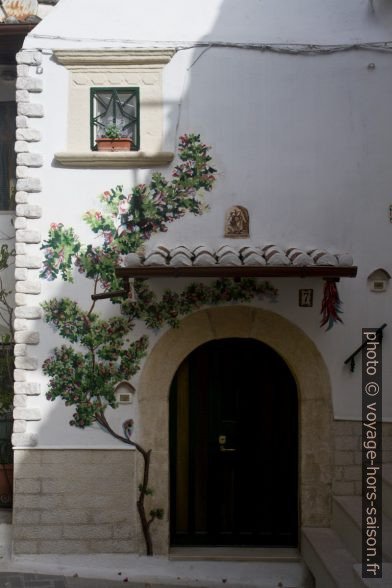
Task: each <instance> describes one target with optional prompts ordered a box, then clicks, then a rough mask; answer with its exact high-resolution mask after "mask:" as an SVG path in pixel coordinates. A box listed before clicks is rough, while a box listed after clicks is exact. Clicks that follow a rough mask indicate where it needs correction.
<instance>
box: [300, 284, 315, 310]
mask: <svg viewBox="0 0 392 588" xmlns="http://www.w3.org/2000/svg"><path fill="white" fill-rule="evenodd" d="M299 305H300V306H303V307H311V306H313V290H312V289H311V288H303V289H301V290H300V291H299Z"/></svg>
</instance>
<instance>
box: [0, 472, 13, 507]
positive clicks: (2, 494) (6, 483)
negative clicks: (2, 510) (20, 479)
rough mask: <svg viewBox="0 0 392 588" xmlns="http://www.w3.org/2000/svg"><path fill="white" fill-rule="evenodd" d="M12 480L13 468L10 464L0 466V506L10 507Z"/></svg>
mask: <svg viewBox="0 0 392 588" xmlns="http://www.w3.org/2000/svg"><path fill="white" fill-rule="evenodd" d="M13 479H14V466H13V465H12V464H5V465H3V464H0V506H2V507H11V506H12V487H13Z"/></svg>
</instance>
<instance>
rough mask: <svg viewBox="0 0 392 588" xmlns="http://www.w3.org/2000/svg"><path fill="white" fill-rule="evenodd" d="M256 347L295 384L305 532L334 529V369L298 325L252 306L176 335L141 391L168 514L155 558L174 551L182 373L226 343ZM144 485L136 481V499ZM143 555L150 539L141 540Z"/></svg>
mask: <svg viewBox="0 0 392 588" xmlns="http://www.w3.org/2000/svg"><path fill="white" fill-rule="evenodd" d="M226 338H241V339H242V338H243V339H255V340H257V341H260V342H261V343H265V344H266V345H268V346H269V347H271V348H272V349H274V350H275V351H276V352H277V353H278V354H279V356H280V357H281V358H283V360H284V362H285V363H286V365H287V366H289V368H290V371H291V373H292V374H293V376H294V378H295V382H296V384H297V391H298V413H299V435H298V437H299V471H300V476H299V477H300V486H299V503H300V508H299V518H300V527H302V526H311V527H329V525H330V521H331V483H332V482H331V479H332V450H333V444H332V406H331V389H330V381H329V374H328V370H327V367H326V365H325V363H324V360H323V358H322V356H321V354H320V352H319V351H318V349H317V347H316V346H315V344H314V343H313V341H312V340H311V339H310V338H309V336H308V335H307V334H306V333H305V332H304V331H303V330H302V329H300V328H299V327H298V326H297V325H295V324H293V323H292V322H290V321H288V320H287V319H286V318H284V317H282V316H280V315H278V314H277V313H275V312H271V311H269V310H265V309H262V308H255V307H251V306H228V307H220V308H209V309H207V310H201V311H199V312H195V313H193V314H191V315H189V316H187V317H185V318H184V319H183V320H182V321H181V322H180V325H179V327H178V328H177V329H169V330H168V331H166V332H165V333H163V334H162V336H161V337H160V338H159V340H158V341H157V342H156V343H155V345H154V346H153V348H152V349H151V351H150V353H149V354H148V357H147V359H146V362H145V364H144V367H143V369H142V372H141V375H140V380H139V383H138V414H139V417H138V421H139V435H140V441H141V444H142V445H143V446H144V447H148V448H149V449H151V450H152V459H151V471H150V474H151V475H150V484H151V487H152V488H154V489H155V495H154V496H155V501H154V504H155V505H156V506H157V507H162V508H163V509H164V511H165V517H164V520H163V521H160V523H159V525H158V524H157V525H156V526H155V527H154V551H155V553H156V554H167V553H168V552H169V549H170V521H171V512H170V464H169V393H170V387H171V384H172V382H173V378H174V376H175V374H176V372H177V370H178V367H179V366H180V365H181V363H182V362H183V361H184V359H185V358H186V357H188V355H189V354H190V353H192V351H194V350H195V349H197V348H198V347H200V346H201V345H203V344H204V343H207V342H209V341H215V340H218V339H226ZM138 482H139V480H138V478H136V479H135V492H136V491H137V484H138ZM140 550H141V552H143V550H144V543H143V538H142V537H140Z"/></svg>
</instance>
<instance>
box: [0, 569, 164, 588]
mask: <svg viewBox="0 0 392 588" xmlns="http://www.w3.org/2000/svg"><path fill="white" fill-rule="evenodd" d="M122 586H129V587H130V588H149V587H150V586H151V584H145V583H142V584H140V583H136V584H135V583H133V582H129V583H127V582H124V578H119V581H118V582H111V581H109V580H86V579H84V578H65V577H64V576H43V575H37V574H14V573H7V572H6V573H0V588H121V587H122ZM155 586H156V585H155ZM155 586H154V588H155ZM157 588H159V587H157ZM165 588H170V587H169V586H165Z"/></svg>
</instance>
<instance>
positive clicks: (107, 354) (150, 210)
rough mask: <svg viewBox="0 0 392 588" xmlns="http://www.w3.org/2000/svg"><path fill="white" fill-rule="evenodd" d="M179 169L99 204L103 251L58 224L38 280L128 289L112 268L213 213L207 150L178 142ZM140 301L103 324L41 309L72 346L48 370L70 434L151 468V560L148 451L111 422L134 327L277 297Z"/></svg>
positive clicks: (242, 287)
mask: <svg viewBox="0 0 392 588" xmlns="http://www.w3.org/2000/svg"><path fill="white" fill-rule="evenodd" d="M178 154H179V158H180V163H179V165H177V166H176V167H175V168H174V171H173V173H172V177H171V179H170V180H167V179H166V178H165V177H164V176H163V175H162V174H161V173H154V174H153V175H152V179H151V182H150V183H149V184H139V185H137V186H135V187H134V188H133V189H132V190H131V192H130V193H129V194H127V193H125V192H124V190H123V187H122V186H116V187H115V188H114V189H112V190H110V191H106V192H104V193H103V194H102V195H101V196H100V201H101V203H102V210H89V211H88V212H87V213H86V214H85V215H84V220H85V221H86V223H87V224H88V225H89V227H90V228H91V230H92V232H93V233H95V234H96V235H98V236H99V237H100V244H99V245H92V244H88V245H83V244H82V243H81V242H80V241H79V239H78V237H77V235H76V234H75V232H74V230H73V228H66V227H64V226H63V225H62V224H61V223H53V224H52V225H51V227H50V230H49V235H48V239H47V241H46V242H45V243H44V244H43V246H42V248H43V249H44V256H45V262H44V267H43V270H42V273H41V277H43V278H45V279H47V280H55V279H56V278H58V277H61V278H62V279H63V280H64V281H66V282H72V281H73V273H74V270H75V268H76V269H77V270H78V271H79V272H80V273H81V274H83V275H84V277H85V278H87V279H88V280H90V281H91V293H92V294H96V293H97V292H98V291H100V292H110V291H113V290H118V289H119V288H120V287H121V284H120V283H119V281H118V279H117V278H116V276H115V269H116V268H117V267H119V266H121V264H122V259H123V256H124V255H125V254H128V253H132V252H137V250H138V249H139V248H140V247H141V246H142V245H143V244H144V243H145V241H147V240H148V239H150V237H151V236H152V235H154V234H156V233H159V232H165V231H167V230H168V224H169V223H171V222H172V221H174V220H176V219H179V218H181V217H183V216H184V215H185V214H186V213H192V214H195V215H200V214H202V213H203V212H204V211H205V210H206V209H207V206H206V204H205V202H204V199H203V196H204V192H210V191H211V190H212V188H213V186H214V183H215V181H216V177H215V172H216V170H215V169H214V168H213V167H212V166H211V163H210V162H211V157H210V155H209V149H208V147H207V146H206V145H205V144H203V143H202V142H201V141H200V137H199V136H198V135H194V134H189V135H183V136H182V137H180V142H179V149H178ZM135 293H136V297H135V299H133V300H131V299H123V300H119V299H118V298H116V299H114V298H113V299H111V301H112V303H114V304H118V305H119V306H118V309H117V312H116V316H113V317H111V318H109V319H103V318H101V317H100V315H99V314H98V312H96V311H95V302H93V303H92V305H91V307H90V308H89V309H88V310H84V309H83V308H81V307H80V305H79V304H78V302H77V301H75V300H71V299H69V298H62V299H56V298H54V299H52V300H49V301H48V302H45V303H44V304H43V308H44V313H45V320H46V321H47V322H48V323H50V324H51V325H52V326H53V327H54V328H55V329H56V330H57V331H58V333H59V335H60V336H61V337H62V338H63V339H65V340H66V341H67V343H66V344H64V345H62V346H60V347H58V348H56V349H55V350H54V352H53V354H52V355H51V356H50V357H49V358H48V359H47V360H46V361H45V362H44V364H43V371H44V373H45V374H46V375H48V376H49V378H50V379H49V385H48V392H47V394H46V397H47V399H48V400H55V399H56V398H61V399H62V400H63V401H64V402H65V404H66V405H67V406H72V407H74V409H75V412H74V414H73V417H72V420H71V421H70V425H72V426H75V427H78V428H82V429H84V428H86V427H89V426H91V425H92V424H94V423H98V424H99V425H100V426H101V427H102V429H103V430H105V431H106V432H107V433H109V434H110V435H112V436H113V437H114V438H116V439H118V440H119V441H121V442H122V443H126V444H128V445H132V446H134V447H135V448H136V450H137V451H138V452H139V453H140V454H141V456H142V458H143V463H144V470H143V480H142V482H141V484H140V486H139V496H138V501H137V509H138V513H139V516H140V521H141V525H142V529H143V535H144V540H145V544H146V551H147V554H148V555H152V554H153V545H152V539H151V533H150V527H151V524H152V522H153V521H154V520H155V519H160V518H162V517H163V511H162V509H159V508H155V509H153V510H150V512H149V513H148V514H147V512H146V507H145V498H146V496H148V495H149V494H151V493H152V490H151V488H150V487H149V466H150V460H151V450H145V449H144V448H143V447H142V446H141V445H139V444H138V443H136V442H135V441H133V440H132V439H131V436H132V430H133V423H132V421H131V420H127V421H125V423H124V424H123V431H122V433H121V434H120V433H117V432H116V431H114V430H113V429H112V427H111V426H110V424H109V422H108V421H107V419H106V416H105V411H106V409H107V407H111V408H116V407H117V402H116V396H115V387H116V384H118V383H119V382H121V381H124V380H129V379H130V378H131V377H132V376H133V375H134V374H135V373H136V372H137V371H138V370H139V367H140V363H141V360H142V358H143V357H144V356H145V355H146V352H147V348H148V337H147V336H142V337H140V338H138V339H136V340H135V339H134V338H132V330H133V328H134V324H135V320H137V319H139V320H143V321H144V322H145V324H146V326H147V327H148V328H159V327H162V326H163V325H166V324H167V325H170V326H172V327H175V326H177V324H178V321H179V318H180V317H181V316H182V315H185V314H187V313H190V312H192V311H194V310H197V309H198V308H200V307H201V306H203V305H211V304H218V303H221V302H229V301H236V302H246V301H250V300H252V298H254V297H255V296H258V297H263V296H268V297H270V298H272V299H273V298H274V297H275V296H276V294H277V292H276V290H275V289H274V288H273V287H272V286H270V284H268V283H265V282H263V283H258V282H257V281H256V280H253V279H241V280H239V281H237V282H234V281H233V280H230V279H225V280H217V281H215V282H213V283H212V284H211V285H206V284H202V283H199V284H190V285H189V286H188V287H187V288H185V290H184V291H183V292H181V293H176V292H172V291H170V290H167V291H166V292H164V294H163V296H162V297H161V298H158V297H157V296H156V295H155V294H154V293H153V292H152V291H151V289H150V288H149V286H148V285H147V283H146V282H145V281H142V280H138V281H136V282H135Z"/></svg>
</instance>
